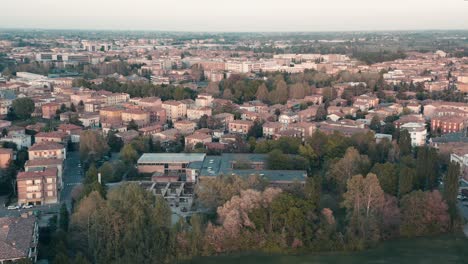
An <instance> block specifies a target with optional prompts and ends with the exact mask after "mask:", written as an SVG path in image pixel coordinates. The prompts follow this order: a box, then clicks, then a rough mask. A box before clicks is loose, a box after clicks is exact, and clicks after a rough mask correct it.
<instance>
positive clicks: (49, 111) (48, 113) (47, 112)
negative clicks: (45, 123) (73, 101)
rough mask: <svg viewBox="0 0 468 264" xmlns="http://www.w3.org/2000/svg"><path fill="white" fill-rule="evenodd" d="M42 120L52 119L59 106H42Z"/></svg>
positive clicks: (49, 104) (53, 104) (52, 104)
mask: <svg viewBox="0 0 468 264" xmlns="http://www.w3.org/2000/svg"><path fill="white" fill-rule="evenodd" d="M41 108H42V118H45V119H53V118H55V115H56V114H57V110H59V109H60V104H58V103H46V104H43V105H42V107H41Z"/></svg>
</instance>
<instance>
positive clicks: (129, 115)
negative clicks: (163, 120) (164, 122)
mask: <svg viewBox="0 0 468 264" xmlns="http://www.w3.org/2000/svg"><path fill="white" fill-rule="evenodd" d="M132 120H133V121H135V123H136V124H137V125H138V126H139V127H143V126H147V125H148V124H149V123H150V113H148V112H146V111H143V110H138V109H129V110H125V111H123V112H122V122H123V123H124V124H128V123H130V121H132Z"/></svg>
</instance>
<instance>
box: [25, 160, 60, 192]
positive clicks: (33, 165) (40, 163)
mask: <svg viewBox="0 0 468 264" xmlns="http://www.w3.org/2000/svg"><path fill="white" fill-rule="evenodd" d="M48 168H56V169H57V188H58V189H61V188H62V187H63V159H35V160H27V161H26V163H25V164H24V171H41V170H45V169H48Z"/></svg>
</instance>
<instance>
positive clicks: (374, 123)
mask: <svg viewBox="0 0 468 264" xmlns="http://www.w3.org/2000/svg"><path fill="white" fill-rule="evenodd" d="M369 128H370V129H372V130H374V131H375V132H377V133H379V132H380V118H379V117H378V116H377V115H375V116H373V117H372V119H371V122H370V124H369Z"/></svg>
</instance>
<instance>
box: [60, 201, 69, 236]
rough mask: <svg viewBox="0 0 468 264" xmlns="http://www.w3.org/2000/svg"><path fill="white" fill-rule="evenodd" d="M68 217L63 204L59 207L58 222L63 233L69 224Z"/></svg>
mask: <svg viewBox="0 0 468 264" xmlns="http://www.w3.org/2000/svg"><path fill="white" fill-rule="evenodd" d="M69 218H70V217H69V215H68V208H67V205H66V204H65V203H63V204H62V206H61V207H60V221H59V228H60V229H62V230H63V231H65V232H67V231H68V224H69V221H70V219H69Z"/></svg>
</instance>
